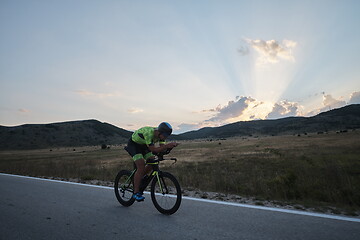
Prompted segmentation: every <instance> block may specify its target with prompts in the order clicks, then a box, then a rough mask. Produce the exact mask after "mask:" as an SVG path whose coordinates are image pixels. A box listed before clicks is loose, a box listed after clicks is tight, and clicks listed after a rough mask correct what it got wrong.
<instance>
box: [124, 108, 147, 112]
mask: <svg viewBox="0 0 360 240" xmlns="http://www.w3.org/2000/svg"><path fill="white" fill-rule="evenodd" d="M128 112H129V113H141V112H144V110H142V109H140V108H130V109H128Z"/></svg>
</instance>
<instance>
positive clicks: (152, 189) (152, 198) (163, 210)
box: [151, 172, 182, 215]
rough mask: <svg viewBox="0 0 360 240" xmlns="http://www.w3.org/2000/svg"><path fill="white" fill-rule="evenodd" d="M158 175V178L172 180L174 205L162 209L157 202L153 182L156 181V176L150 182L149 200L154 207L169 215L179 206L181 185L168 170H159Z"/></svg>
mask: <svg viewBox="0 0 360 240" xmlns="http://www.w3.org/2000/svg"><path fill="white" fill-rule="evenodd" d="M159 175H160V176H159V177H160V178H168V179H169V180H170V181H172V182H173V184H174V185H175V187H176V195H177V196H176V202H175V204H174V206H173V207H172V208H170V209H164V208H162V207H161V205H160V204H159V203H158V202H157V199H156V196H155V184H156V183H157V180H158V179H157V178H156V177H154V179H153V181H152V183H151V200H152V202H153V204H154V206H155V208H156V209H157V210H158V211H159V212H160V213H162V214H165V215H171V214H174V213H175V212H176V211H177V210H178V209H179V207H180V204H181V198H182V194H181V187H180V184H179V182H178V180H177V179H176V178H175V177H174V176H173V175H172V174H171V173H168V172H161V173H159Z"/></svg>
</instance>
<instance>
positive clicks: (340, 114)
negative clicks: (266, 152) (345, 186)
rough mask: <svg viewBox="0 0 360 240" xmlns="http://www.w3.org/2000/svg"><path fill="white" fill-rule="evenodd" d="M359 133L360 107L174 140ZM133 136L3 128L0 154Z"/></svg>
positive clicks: (86, 128) (76, 124) (102, 130)
mask: <svg viewBox="0 0 360 240" xmlns="http://www.w3.org/2000/svg"><path fill="white" fill-rule="evenodd" d="M348 129H360V104H353V105H348V106H345V107H343V108H339V109H334V110H330V111H328V112H323V113H320V114H318V115H316V116H314V117H288V118H282V119H277V120H256V121H248V122H236V123H231V124H228V125H224V126H221V127H207V128H202V129H199V130H197V131H190V132H186V133H183V134H179V135H172V136H171V137H170V138H171V139H174V140H191V139H202V138H228V137H236V136H251V135H252V136H255V135H285V134H303V133H312V132H327V131H340V130H348ZM131 134H132V132H131V131H127V130H125V129H122V128H118V127H116V126H113V125H111V124H108V123H102V122H100V121H97V120H83V121H71V122H62V123H50V124H25V125H21V126H16V127H4V126H0V150H5V149H40V148H55V147H78V146H93V145H101V144H121V143H126V142H127V140H128V139H129V138H130V136H131Z"/></svg>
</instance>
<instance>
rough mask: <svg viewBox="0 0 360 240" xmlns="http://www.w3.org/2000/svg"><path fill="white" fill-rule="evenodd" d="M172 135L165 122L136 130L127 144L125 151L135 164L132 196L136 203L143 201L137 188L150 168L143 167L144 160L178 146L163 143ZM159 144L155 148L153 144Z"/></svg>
mask: <svg viewBox="0 0 360 240" xmlns="http://www.w3.org/2000/svg"><path fill="white" fill-rule="evenodd" d="M171 133H172V127H171V125H170V124H169V123H167V122H162V123H160V125H159V126H158V127H157V128H155V127H142V128H140V129H138V130H136V131H135V132H134V133H133V134H132V136H131V138H130V139H129V142H128V144H127V149H128V152H129V154H130V155H131V157H132V159H133V160H134V162H135V164H136V168H137V171H136V173H135V176H134V195H133V198H135V200H136V201H138V202H140V201H144V199H145V197H144V196H143V193H141V192H140V191H139V186H140V183H141V180H142V178H143V177H144V175H145V174H147V173H149V172H150V171H151V169H152V168H151V166H149V165H145V162H146V160H148V159H152V158H154V157H155V156H154V154H153V153H160V152H163V151H165V150H167V149H168V148H174V147H176V146H178V145H179V144H178V143H176V142H171V143H167V144H166V143H165V139H166V138H167V137H168V136H170V134H171ZM157 142H159V146H158V147H156V146H155V143H157Z"/></svg>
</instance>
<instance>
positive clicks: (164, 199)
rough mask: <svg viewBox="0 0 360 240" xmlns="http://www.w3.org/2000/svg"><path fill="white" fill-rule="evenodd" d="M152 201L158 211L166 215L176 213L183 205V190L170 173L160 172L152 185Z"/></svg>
mask: <svg viewBox="0 0 360 240" xmlns="http://www.w3.org/2000/svg"><path fill="white" fill-rule="evenodd" d="M151 200H152V202H153V203H154V206H155V207H156V209H157V210H158V211H159V212H161V213H163V214H166V215H170V214H173V213H175V212H176V211H177V210H178V209H179V207H180V204H181V188H180V184H179V182H178V181H177V179H176V178H175V177H174V176H173V175H172V174H170V173H167V172H160V173H159V177H157V176H155V177H154V180H153V181H152V183H151Z"/></svg>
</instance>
